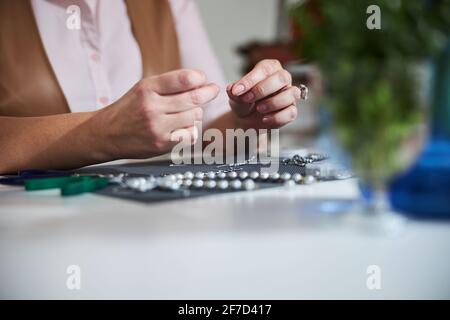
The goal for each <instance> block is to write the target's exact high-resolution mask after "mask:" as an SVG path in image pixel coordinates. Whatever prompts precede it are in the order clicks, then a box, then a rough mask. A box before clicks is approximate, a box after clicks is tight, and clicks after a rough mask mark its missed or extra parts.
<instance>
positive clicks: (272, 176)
mask: <svg viewBox="0 0 450 320" xmlns="http://www.w3.org/2000/svg"><path fill="white" fill-rule="evenodd" d="M269 178H270V180H272V181H278V179H280V174H279V173H278V172H274V173H271V174H270V177H269Z"/></svg>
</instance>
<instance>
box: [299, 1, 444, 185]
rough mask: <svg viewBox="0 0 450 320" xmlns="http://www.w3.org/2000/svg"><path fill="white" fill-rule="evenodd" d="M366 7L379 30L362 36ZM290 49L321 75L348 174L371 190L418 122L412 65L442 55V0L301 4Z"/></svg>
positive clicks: (392, 164)
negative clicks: (375, 15) (376, 15)
mask: <svg viewBox="0 0 450 320" xmlns="http://www.w3.org/2000/svg"><path fill="white" fill-rule="evenodd" d="M370 5H378V6H379V7H380V10H381V29H380V30H377V29H374V30H370V29H368V28H367V26H366V21H367V19H368V17H369V16H370V14H368V13H366V10H367V8H368V7H369V6H370ZM291 17H292V19H293V21H294V22H295V23H296V25H297V26H298V31H299V39H298V41H297V42H296V43H295V44H294V45H295V48H296V52H297V54H298V56H299V58H301V59H302V60H304V61H306V62H308V63H316V64H318V65H319V66H320V68H321V70H322V73H323V74H324V79H325V84H326V89H327V90H326V93H327V94H326V97H327V100H326V105H327V106H329V107H330V110H331V114H332V116H333V120H334V125H335V127H336V132H337V134H338V137H339V138H340V140H341V142H342V143H343V146H344V148H345V149H347V150H348V151H349V152H350V154H351V155H352V159H353V160H352V161H353V166H354V168H355V170H356V171H357V172H358V173H359V174H360V175H361V176H362V177H363V178H365V179H366V180H368V181H367V182H370V183H372V184H377V185H378V186H380V185H382V184H384V182H385V180H386V179H387V177H389V176H390V175H392V174H393V172H394V171H396V170H397V169H398V166H399V165H400V164H399V163H397V161H396V160H397V158H398V157H397V151H398V150H399V144H400V143H401V141H402V140H404V139H405V138H406V137H407V136H408V134H409V133H410V132H411V130H412V129H413V128H414V127H415V125H416V124H417V122H418V121H419V120H420V115H421V112H420V110H421V108H420V99H418V92H419V91H420V88H419V87H418V85H419V83H418V81H417V80H418V77H417V75H416V74H415V71H416V70H415V68H414V67H417V64H418V63H421V62H423V61H424V60H427V59H430V58H433V57H434V56H436V55H437V54H439V52H440V51H441V50H442V48H443V45H444V44H445V41H446V39H447V37H448V32H449V30H450V0H434V1H433V0H423V1H422V0H403V1H402V0H309V1H303V2H300V4H297V5H294V6H293V7H292V9H291Z"/></svg>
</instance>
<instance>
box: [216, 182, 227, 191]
mask: <svg viewBox="0 0 450 320" xmlns="http://www.w3.org/2000/svg"><path fill="white" fill-rule="evenodd" d="M217 188H219V189H220V190H225V189H228V181H227V180H219V181H217Z"/></svg>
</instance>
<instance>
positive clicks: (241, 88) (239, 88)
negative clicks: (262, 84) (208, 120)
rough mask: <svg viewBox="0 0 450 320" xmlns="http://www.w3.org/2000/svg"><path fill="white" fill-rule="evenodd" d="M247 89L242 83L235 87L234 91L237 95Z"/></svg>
mask: <svg viewBox="0 0 450 320" xmlns="http://www.w3.org/2000/svg"><path fill="white" fill-rule="evenodd" d="M244 91H245V87H244V86H243V85H242V84H238V85H237V86H234V87H233V91H232V93H233V94H234V95H236V96H238V95H240V94H241V93H243V92H244Z"/></svg>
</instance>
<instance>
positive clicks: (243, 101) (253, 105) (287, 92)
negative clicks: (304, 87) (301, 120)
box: [227, 60, 301, 129]
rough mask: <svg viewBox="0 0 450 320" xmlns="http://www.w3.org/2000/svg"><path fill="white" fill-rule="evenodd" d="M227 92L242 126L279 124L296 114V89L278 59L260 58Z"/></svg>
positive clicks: (272, 125)
mask: <svg viewBox="0 0 450 320" xmlns="http://www.w3.org/2000/svg"><path fill="white" fill-rule="evenodd" d="M227 93H228V96H229V98H230V106H231V108H232V110H233V111H234V112H235V114H236V115H237V116H238V118H239V122H240V124H241V125H242V127H244V128H256V129H259V128H268V129H271V128H280V127H282V126H284V125H286V124H288V123H289V122H291V121H293V120H294V119H295V118H296V117H297V107H296V104H297V101H298V100H300V97H301V92H300V89H299V88H297V87H295V86H292V77H291V75H290V73H289V72H288V71H286V70H285V69H283V67H282V66H281V64H280V62H279V61H278V60H262V61H260V62H259V63H258V64H257V65H256V66H255V67H254V68H253V70H252V71H250V72H249V73H248V74H246V75H245V76H244V77H243V78H242V79H240V80H239V81H237V82H236V83H234V84H229V85H228V87H227Z"/></svg>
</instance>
